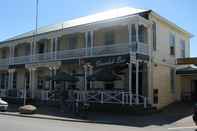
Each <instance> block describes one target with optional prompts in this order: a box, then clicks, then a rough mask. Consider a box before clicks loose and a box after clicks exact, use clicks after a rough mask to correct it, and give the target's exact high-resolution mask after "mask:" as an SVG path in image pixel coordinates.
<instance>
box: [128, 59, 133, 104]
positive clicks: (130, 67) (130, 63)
mask: <svg viewBox="0 0 197 131" xmlns="http://www.w3.org/2000/svg"><path fill="white" fill-rule="evenodd" d="M128 66H129V98H130V99H129V104H130V105H132V97H133V96H132V61H131V57H130V61H129V65H128Z"/></svg>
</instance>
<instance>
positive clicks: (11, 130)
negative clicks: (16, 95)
mask: <svg viewBox="0 0 197 131" xmlns="http://www.w3.org/2000/svg"><path fill="white" fill-rule="evenodd" d="M168 128H169V127H168V126H153V125H151V126H146V127H133V126H122V125H110V124H96V123H81V122H68V121H55V120H43V119H35V118H23V117H15V116H5V115H0V130H1V131H110V130H111V131H147V130H151V131H158V130H159V131H166V130H168Z"/></svg>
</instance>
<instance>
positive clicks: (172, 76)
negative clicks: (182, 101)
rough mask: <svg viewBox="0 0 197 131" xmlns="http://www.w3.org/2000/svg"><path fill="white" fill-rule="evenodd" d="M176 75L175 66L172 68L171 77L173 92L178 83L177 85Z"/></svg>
mask: <svg viewBox="0 0 197 131" xmlns="http://www.w3.org/2000/svg"><path fill="white" fill-rule="evenodd" d="M175 77H176V70H175V69H174V68H171V70H170V79H171V83H170V84H171V92H172V94H174V93H175V90H176V85H175Z"/></svg>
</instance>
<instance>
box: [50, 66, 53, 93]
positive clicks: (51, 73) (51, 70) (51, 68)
mask: <svg viewBox="0 0 197 131" xmlns="http://www.w3.org/2000/svg"><path fill="white" fill-rule="evenodd" d="M49 70H50V74H49V76H50V77H51V78H52V77H53V70H54V69H53V67H49ZM52 86H53V80H50V84H49V90H50V91H51V90H52Z"/></svg>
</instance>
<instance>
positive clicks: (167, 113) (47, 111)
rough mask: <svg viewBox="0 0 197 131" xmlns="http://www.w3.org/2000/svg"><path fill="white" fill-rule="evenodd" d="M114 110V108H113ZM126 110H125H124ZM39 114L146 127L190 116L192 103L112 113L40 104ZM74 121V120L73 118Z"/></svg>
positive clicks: (12, 107)
mask: <svg viewBox="0 0 197 131" xmlns="http://www.w3.org/2000/svg"><path fill="white" fill-rule="evenodd" d="M18 107H19V105H16V104H14V105H13V104H11V105H10V106H9V109H8V111H9V112H17V110H18ZM111 110H114V109H111ZM123 112H124V111H123ZM37 114H40V115H47V116H51V117H63V118H68V119H76V120H86V121H91V122H94V123H97V124H116V125H122V126H133V127H146V126H153V125H155V126H162V125H167V124H172V123H175V122H176V121H178V120H180V119H183V118H185V117H188V116H190V115H191V114H192V103H188V102H185V103H183V102H179V103H174V104H171V105H169V106H168V107H166V108H165V109H163V110H161V111H157V112H154V113H142V114H140V113H137V112H133V113H125V112H124V113H120V112H119V113H112V112H92V111H89V112H88V113H85V114H84V113H82V114H80V113H79V114H75V113H72V112H70V111H65V112H63V111H61V110H60V109H59V108H57V107H52V106H38V112H37ZM72 121H73V120H72Z"/></svg>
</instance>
